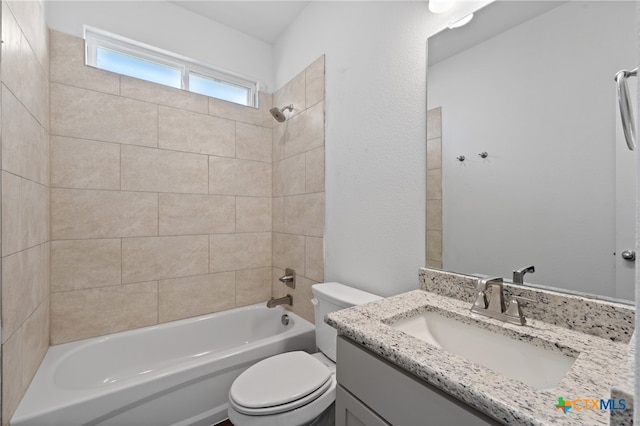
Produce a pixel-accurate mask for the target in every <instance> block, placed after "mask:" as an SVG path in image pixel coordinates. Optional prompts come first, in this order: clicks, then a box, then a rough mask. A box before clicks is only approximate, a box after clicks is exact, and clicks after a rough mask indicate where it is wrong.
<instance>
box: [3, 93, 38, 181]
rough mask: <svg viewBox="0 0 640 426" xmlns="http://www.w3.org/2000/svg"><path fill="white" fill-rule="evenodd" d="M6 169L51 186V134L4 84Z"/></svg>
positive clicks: (4, 164)
mask: <svg viewBox="0 0 640 426" xmlns="http://www.w3.org/2000/svg"><path fill="white" fill-rule="evenodd" d="M2 169H3V170H6V171H9V172H11V173H14V174H16V175H19V176H22V177H25V178H27V179H30V180H33V181H35V182H38V183H41V184H43V185H49V135H48V134H47V131H46V129H45V128H43V127H42V125H41V124H40V123H38V121H37V120H36V119H35V118H33V116H32V115H31V113H30V112H29V111H27V109H26V108H25V107H24V106H23V105H22V104H21V103H20V102H19V101H18V100H17V99H16V98H15V96H13V94H12V93H11V92H10V91H9V90H8V89H7V88H6V87H5V86H2Z"/></svg>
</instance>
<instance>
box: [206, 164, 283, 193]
mask: <svg viewBox="0 0 640 426" xmlns="http://www.w3.org/2000/svg"><path fill="white" fill-rule="evenodd" d="M271 168H272V166H271V164H270V163H263V162H259V161H249V160H237V159H234V158H222V157H209V193H210V194H220V195H245V196H253V197H270V196H271Z"/></svg>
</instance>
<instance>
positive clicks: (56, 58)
mask: <svg viewBox="0 0 640 426" xmlns="http://www.w3.org/2000/svg"><path fill="white" fill-rule="evenodd" d="M50 46H51V47H50V48H51V52H50V53H51V70H50V78H51V82H54V83H63V84H66V85H69V86H75V87H82V88H84V89H90V90H96V91H98V92H103V93H111V94H113V95H117V94H119V93H120V75H119V74H115V73H112V72H108V71H103V70H99V69H97V68H94V67H90V66H88V65H85V53H84V40H83V39H82V38H80V37H75V36H72V35H70V34H65V33H61V32H59V31H54V30H51V31H50Z"/></svg>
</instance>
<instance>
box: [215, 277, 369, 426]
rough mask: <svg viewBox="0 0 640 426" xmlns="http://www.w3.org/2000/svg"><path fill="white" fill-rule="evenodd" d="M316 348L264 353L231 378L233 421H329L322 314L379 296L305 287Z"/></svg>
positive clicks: (331, 376)
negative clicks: (309, 295) (312, 315)
mask: <svg viewBox="0 0 640 426" xmlns="http://www.w3.org/2000/svg"><path fill="white" fill-rule="evenodd" d="M311 290H312V292H313V296H314V298H313V299H311V303H312V304H313V308H314V313H315V323H316V346H317V347H318V350H319V352H317V353H314V354H308V353H306V352H302V351H295V352H285V353H282V354H278V355H274V356H272V357H270V358H267V359H264V360H262V361H260V362H258V363H256V364H254V365H252V366H251V367H249V368H248V369H247V370H245V371H244V372H243V373H242V374H240V375H239V376H238V378H236V380H235V381H234V382H233V384H232V385H231V390H230V391H229V408H228V410H227V412H228V414H229V420H230V421H231V423H233V424H234V425H235V426H254V425H255V426H258V425H260V426H263V425H273V426H294V425H313V426H320V425H333V424H334V423H335V408H334V407H335V405H334V402H335V397H336V378H335V372H336V364H335V362H336V343H337V333H336V330H335V329H334V328H333V327H331V326H329V325H328V324H326V323H325V322H324V317H325V315H326V314H328V313H330V312H334V311H338V310H340V309H344V308H349V307H351V306H355V305H362V304H364V303H368V302H373V301H375V300H380V299H381V297H379V296H376V295H373V294H371V293H367V292H364V291H361V290H357V289H355V288H351V287H349V286H346V285H344V284H340V283H323V284H315V285H313V286H312V287H311Z"/></svg>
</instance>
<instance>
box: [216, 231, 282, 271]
mask: <svg viewBox="0 0 640 426" xmlns="http://www.w3.org/2000/svg"><path fill="white" fill-rule="evenodd" d="M209 239H210V263H209V265H210V266H209V271H210V272H222V271H236V270H240V269H249V268H260V267H263V266H271V233H270V232H260V233H247V234H219V235H211V236H209Z"/></svg>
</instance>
